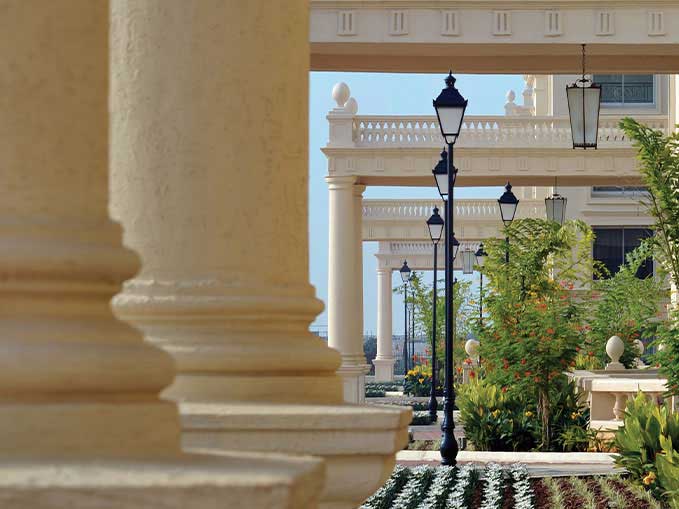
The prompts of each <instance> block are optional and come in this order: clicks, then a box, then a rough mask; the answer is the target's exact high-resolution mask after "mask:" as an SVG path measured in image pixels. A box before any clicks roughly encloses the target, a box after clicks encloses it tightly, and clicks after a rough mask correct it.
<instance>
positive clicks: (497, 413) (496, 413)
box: [492, 410, 500, 419]
mask: <svg viewBox="0 0 679 509" xmlns="http://www.w3.org/2000/svg"><path fill="white" fill-rule="evenodd" d="M498 415H500V411H499V410H495V411H494V412H493V413H492V416H493V417H495V418H496V419H497V417H498Z"/></svg>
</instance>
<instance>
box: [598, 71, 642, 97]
mask: <svg viewBox="0 0 679 509" xmlns="http://www.w3.org/2000/svg"><path fill="white" fill-rule="evenodd" d="M593 79H594V82H595V83H598V84H599V85H601V103H602V104H653V103H654V102H655V101H654V92H655V88H654V86H653V75H652V74H595V75H594V76H593Z"/></svg>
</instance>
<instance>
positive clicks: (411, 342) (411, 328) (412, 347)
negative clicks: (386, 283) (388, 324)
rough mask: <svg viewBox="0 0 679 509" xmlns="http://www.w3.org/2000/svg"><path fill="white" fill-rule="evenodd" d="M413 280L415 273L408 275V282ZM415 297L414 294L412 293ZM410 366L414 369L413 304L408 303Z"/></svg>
mask: <svg viewBox="0 0 679 509" xmlns="http://www.w3.org/2000/svg"><path fill="white" fill-rule="evenodd" d="M414 278H415V271H413V272H412V274H410V280H411V281H412V280H413V279H414ZM412 293H413V295H415V293H414V292H412ZM410 357H411V358H410V361H411V362H410V365H411V366H412V367H413V368H415V302H414V301H413V302H411V303H410Z"/></svg>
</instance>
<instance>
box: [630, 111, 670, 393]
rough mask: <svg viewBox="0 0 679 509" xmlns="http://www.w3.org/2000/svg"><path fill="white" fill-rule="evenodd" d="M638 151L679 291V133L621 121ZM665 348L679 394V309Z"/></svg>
mask: <svg viewBox="0 0 679 509" xmlns="http://www.w3.org/2000/svg"><path fill="white" fill-rule="evenodd" d="M620 128H621V129H622V130H623V131H624V132H625V133H626V134H627V136H629V137H630V138H631V139H632V140H633V142H634V145H635V147H636V148H637V151H638V159H639V161H640V163H641V164H640V170H641V176H642V179H643V181H644V185H645V186H646V187H647V188H648V201H647V203H646V205H647V209H648V211H649V213H650V214H651V215H652V216H653V217H654V218H655V235H654V237H653V238H654V241H655V245H656V246H657V249H656V260H657V261H658V262H659V263H660V264H661V265H662V266H663V267H664V268H665V270H667V272H668V273H669V277H670V279H671V281H672V283H673V285H674V287H675V288H679V132H673V133H672V134H670V135H665V134H664V133H663V132H661V131H657V130H654V129H651V128H649V127H646V126H645V125H643V124H641V123H639V122H637V121H636V120H634V119H633V118H624V119H623V120H621V121H620ZM658 338H659V341H660V342H661V343H662V345H663V346H664V349H663V350H662V351H661V352H659V354H658V356H657V360H658V362H659V363H660V365H661V372H662V373H664V375H665V376H667V379H668V389H669V391H668V392H669V393H670V394H674V395H679V315H678V312H677V309H676V307H674V308H673V309H672V310H670V312H669V321H668V323H667V324H666V326H664V327H662V328H661V329H660V330H659V331H658Z"/></svg>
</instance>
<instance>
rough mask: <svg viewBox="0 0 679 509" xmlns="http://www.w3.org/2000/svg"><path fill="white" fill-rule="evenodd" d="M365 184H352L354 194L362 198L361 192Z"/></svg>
mask: <svg viewBox="0 0 679 509" xmlns="http://www.w3.org/2000/svg"><path fill="white" fill-rule="evenodd" d="M365 188H366V186H365V185H363V184H354V196H356V197H360V198H363V192H364V191H365Z"/></svg>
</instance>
